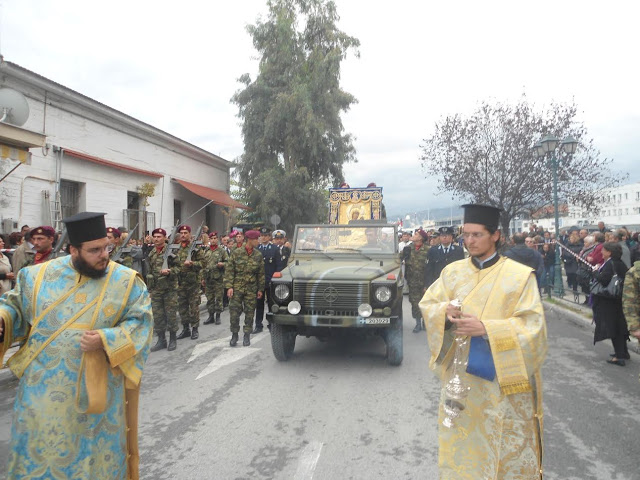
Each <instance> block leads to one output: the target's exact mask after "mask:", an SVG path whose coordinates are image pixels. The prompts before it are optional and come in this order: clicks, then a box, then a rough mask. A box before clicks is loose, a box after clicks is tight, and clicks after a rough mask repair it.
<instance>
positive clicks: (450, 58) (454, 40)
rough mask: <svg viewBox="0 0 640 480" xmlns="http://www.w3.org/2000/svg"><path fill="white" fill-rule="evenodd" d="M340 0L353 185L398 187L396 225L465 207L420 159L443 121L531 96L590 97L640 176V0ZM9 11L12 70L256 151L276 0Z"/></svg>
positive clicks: (6, 43) (393, 207)
mask: <svg viewBox="0 0 640 480" xmlns="http://www.w3.org/2000/svg"><path fill="white" fill-rule="evenodd" d="M336 3H337V7H338V13H339V14H340V16H341V21H340V27H341V28H342V29H343V30H344V31H345V32H346V33H348V34H349V35H352V36H355V37H357V38H358V39H359V40H360V42H361V47H360V58H355V56H353V55H351V56H349V58H348V59H347V60H346V61H345V62H344V63H343V69H342V85H343V87H344V89H345V90H347V91H348V92H350V93H352V94H354V95H355V96H356V98H357V99H358V101H359V103H358V104H356V105H354V106H353V108H352V109H351V110H350V111H349V112H348V113H347V114H346V115H345V116H344V118H343V121H344V125H345V127H346V129H347V131H349V132H351V133H352V134H353V135H355V137H356V141H355V145H356V149H357V156H358V159H359V163H357V164H349V165H347V166H346V167H345V176H346V179H347V181H348V182H349V184H350V185H351V186H352V187H355V186H366V184H367V183H369V182H376V183H377V184H378V186H381V187H383V193H384V198H385V205H386V206H387V212H388V213H389V214H399V213H408V212H413V211H416V210H423V209H426V208H437V207H441V206H449V205H450V204H452V198H451V195H448V194H440V195H437V190H436V187H437V183H436V179H435V178H433V177H432V176H430V175H429V174H428V172H424V171H423V170H422V168H421V166H420V161H419V155H420V143H421V142H422V139H424V138H427V137H429V136H430V135H431V134H432V132H433V127H434V124H435V122H436V121H437V120H439V119H441V118H442V117H445V116H447V115H452V114H455V113H467V114H468V113H470V112H472V111H473V110H474V109H475V108H476V107H477V105H478V104H479V103H480V102H481V101H483V100H490V99H497V100H501V101H516V100H517V99H518V98H519V97H520V95H521V94H522V93H526V95H527V97H528V98H529V99H530V100H531V101H532V102H535V103H536V105H538V106H540V107H543V106H544V105H548V104H549V103H550V102H551V101H560V102H570V101H571V100H572V99H575V101H576V103H577V105H578V107H579V110H580V115H579V120H582V121H584V122H585V124H586V125H587V127H588V129H589V133H590V135H591V136H592V137H593V138H594V139H595V141H596V145H597V147H598V148H599V149H600V151H601V152H602V156H603V157H608V158H613V159H614V164H613V165H614V169H615V170H620V171H624V172H629V174H630V178H629V181H630V182H638V181H640V161H639V160H640V155H638V153H637V152H640V135H639V134H638V132H640V94H639V93H638V79H639V78H640V75H639V73H640V72H639V71H640V67H639V62H638V60H637V58H638V46H639V45H640V41H639V40H640V38H639V37H640V29H639V28H638V27H637V21H638V18H639V15H638V14H639V13H640V2H637V1H626V2H616V1H612V2H594V3H592V2H588V3H587V2H578V1H567V0H565V1H562V2H558V1H538V2H517V1H504V2H498V1H490V0H488V1H484V2H478V1H461V0H458V1H456V2H437V3H436V2H431V1H426V0H415V1H414V0H410V1H409V0H407V1H402V0H399V1H397V2H388V1H385V2H383V1H378V0H368V1H364V0H337V1H336ZM0 4H1V5H2V13H1V15H2V18H1V22H0V28H1V31H0V42H1V43H0V52H1V53H2V55H4V57H5V59H6V60H8V61H11V62H14V63H17V64H18V65H20V66H23V67H25V68H28V69H30V70H32V71H34V72H36V73H38V74H40V75H43V76H45V77H47V78H49V79H51V80H53V81H56V82H58V83H61V84H62V85H65V86H67V87H69V88H72V89H74V90H76V91H78V92H80V93H83V94H85V95H87V96H89V97H92V98H94V99H96V100H98V101H100V102H103V103H105V104H107V105H109V106H111V107H113V108H115V109H118V110H120V111H122V112H124V113H127V114H129V115H131V116H133V117H135V118H138V119H140V120H142V121H144V122H147V123H149V124H151V125H153V126H155V127H157V128H160V129H162V130H165V131H167V132H169V133H171V134H173V135H176V136H178V137H180V138H183V139H184V140H187V141H189V142H191V143H194V144H196V145H198V146H199V147H202V148H204V149H206V150H209V151H211V152H213V153H216V154H218V155H220V156H222V157H223V158H225V159H227V160H234V159H235V158H236V157H238V156H239V155H240V154H241V153H242V149H243V145H242V138H241V135H240V126H239V119H238V118H237V117H236V114H237V109H236V107H235V106H234V105H232V104H231V103H229V99H230V98H231V96H232V95H233V93H234V92H235V91H236V90H237V89H238V88H239V84H238V83H237V81H236V80H237V78H238V77H239V76H240V75H241V74H243V73H245V72H248V73H251V74H252V76H255V72H256V71H257V53H256V51H255V50H254V49H253V47H252V44H251V39H250V37H249V35H248V34H247V33H246V30H245V26H246V25H247V24H251V23H254V22H255V20H256V18H257V17H258V16H259V15H261V14H262V15H264V14H265V13H266V1H265V0H240V1H233V2H228V1H224V2H223V1H215V0H214V1H211V0H209V1H184V2H174V1H173V2H168V1H161V0H160V1H159V0H156V1H142V0H138V1H131V0H128V1H121V0H112V1H110V2H92V1H86V0H82V1H80V0H57V1H49V0H0ZM425 177H427V178H425ZM453 203H459V202H457V201H453Z"/></svg>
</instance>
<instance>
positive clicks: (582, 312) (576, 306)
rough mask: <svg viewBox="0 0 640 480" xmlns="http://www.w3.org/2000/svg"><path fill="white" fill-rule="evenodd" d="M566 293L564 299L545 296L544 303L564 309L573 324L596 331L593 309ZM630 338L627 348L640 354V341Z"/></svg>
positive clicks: (571, 294)
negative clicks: (577, 301) (575, 300)
mask: <svg viewBox="0 0 640 480" xmlns="http://www.w3.org/2000/svg"><path fill="white" fill-rule="evenodd" d="M566 293H567V292H566V290H565V296H564V298H558V297H552V298H549V297H548V296H547V295H543V296H542V301H543V303H544V304H545V306H546V307H548V306H557V307H559V308H562V310H563V313H564V314H565V315H566V317H567V319H568V320H569V321H570V322H571V323H573V324H575V325H578V326H580V327H583V328H587V329H589V330H591V331H594V330H595V325H594V324H593V312H592V310H591V307H589V306H588V305H583V304H581V303H576V302H574V301H573V292H572V291H569V295H567V294H566ZM580 298H581V299H582V300H584V295H583V294H580ZM630 338H631V340H630V341H629V342H628V343H627V347H628V348H629V350H631V351H633V352H635V353H639V354H640V343H638V340H637V339H636V338H634V337H630Z"/></svg>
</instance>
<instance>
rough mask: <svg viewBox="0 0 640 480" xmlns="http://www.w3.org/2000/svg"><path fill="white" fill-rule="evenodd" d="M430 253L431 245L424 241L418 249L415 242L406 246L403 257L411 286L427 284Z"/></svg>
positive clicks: (406, 274)
mask: <svg viewBox="0 0 640 480" xmlns="http://www.w3.org/2000/svg"><path fill="white" fill-rule="evenodd" d="M428 253H429V247H428V246H427V245H425V244H424V243H423V244H422V246H421V247H420V248H419V249H418V250H416V246H415V245H414V244H413V243H412V244H410V245H407V246H406V247H404V250H403V251H402V259H403V260H404V265H405V278H406V280H407V283H408V284H409V285H410V286H414V287H418V286H422V287H425V286H426V284H427V283H426V275H427V256H428Z"/></svg>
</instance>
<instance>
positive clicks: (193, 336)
mask: <svg viewBox="0 0 640 480" xmlns="http://www.w3.org/2000/svg"><path fill="white" fill-rule="evenodd" d="M199 336H200V335H198V327H193V328H192V329H191V340H197V339H198V337H199Z"/></svg>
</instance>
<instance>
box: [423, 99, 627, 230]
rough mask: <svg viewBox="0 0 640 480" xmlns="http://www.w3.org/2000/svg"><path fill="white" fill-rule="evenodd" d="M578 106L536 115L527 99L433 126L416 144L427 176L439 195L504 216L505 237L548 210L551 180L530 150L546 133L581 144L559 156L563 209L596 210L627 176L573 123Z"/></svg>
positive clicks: (580, 125) (546, 164)
mask: <svg viewBox="0 0 640 480" xmlns="http://www.w3.org/2000/svg"><path fill="white" fill-rule="evenodd" d="M576 116H577V106H576V105H575V103H571V104H560V103H553V104H551V105H550V106H549V107H548V108H547V109H545V110H538V109H536V108H535V105H533V104H531V103H530V102H529V101H528V100H527V98H526V96H524V95H523V96H522V97H521V98H520V99H519V101H518V102H517V103H515V104H509V103H502V102H486V101H485V102H483V103H482V104H481V105H480V106H479V107H478V109H477V110H476V111H475V112H473V113H472V114H471V115H469V116H463V115H460V114H457V115H453V116H449V117H446V118H443V119H442V120H440V121H438V122H436V125H435V130H434V133H433V135H432V136H431V137H430V138H428V139H425V140H424V142H423V144H422V145H421V149H422V156H421V160H422V166H423V169H424V172H425V174H426V176H427V177H431V176H433V175H434V174H435V175H437V176H438V177H439V189H440V191H443V192H450V193H452V194H453V195H454V196H457V197H458V198H460V199H462V200H467V201H471V202H477V203H484V204H488V205H493V206H496V207H499V208H501V209H502V210H503V215H502V228H503V231H508V226H509V223H510V222H511V220H512V219H513V218H514V217H515V216H517V215H523V214H524V215H532V214H534V213H536V212H539V211H540V210H541V209H546V210H547V211H548V210H549V209H548V208H545V207H549V206H550V205H551V204H552V200H553V175H552V168H551V166H550V164H549V159H548V157H546V158H545V157H542V158H540V157H538V156H537V155H536V153H535V151H534V150H533V149H532V146H533V145H534V144H535V143H536V142H537V141H539V140H540V139H541V137H543V136H544V135H546V134H551V135H554V136H556V137H558V138H560V139H563V138H566V137H567V136H573V137H574V138H575V139H576V140H577V141H578V149H577V151H576V153H575V154H574V155H571V156H564V155H562V156H561V160H560V163H559V169H558V192H559V197H560V198H561V199H563V201H564V202H569V203H571V204H574V205H580V206H582V207H583V208H586V209H587V210H591V209H594V208H595V207H596V205H597V201H598V198H599V197H601V196H602V193H603V192H604V191H605V190H606V189H609V188H611V187H614V186H616V185H617V184H618V183H619V182H620V180H622V179H623V178H624V175H621V174H614V173H612V172H611V171H610V168H609V167H610V164H611V162H612V160H611V159H607V158H601V157H600V152H599V151H598V150H597V148H596V147H595V145H594V142H593V139H591V138H589V136H588V132H587V129H586V127H585V125H584V124H583V123H582V122H580V121H578V120H577V119H576Z"/></svg>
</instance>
